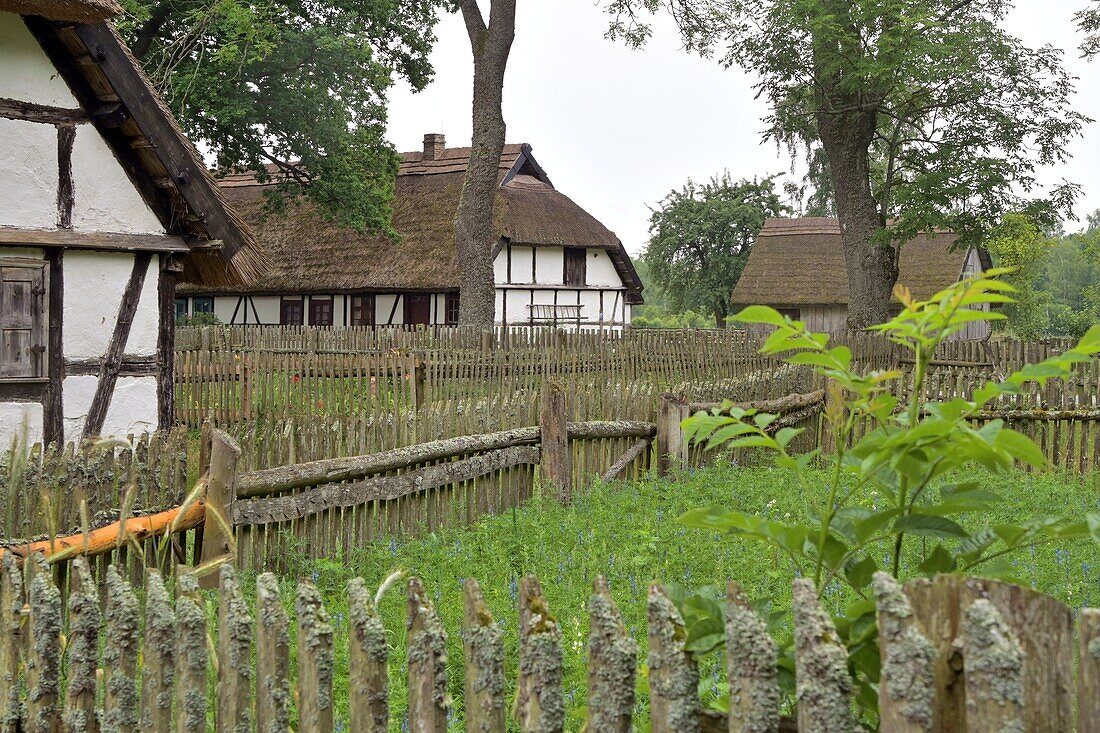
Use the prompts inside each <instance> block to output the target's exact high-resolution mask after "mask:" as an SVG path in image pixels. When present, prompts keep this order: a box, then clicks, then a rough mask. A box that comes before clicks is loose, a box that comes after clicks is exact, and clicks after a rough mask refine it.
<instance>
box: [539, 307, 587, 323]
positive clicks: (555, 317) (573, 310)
mask: <svg viewBox="0 0 1100 733" xmlns="http://www.w3.org/2000/svg"><path fill="white" fill-rule="evenodd" d="M582 308H584V306H583V305H577V304H572V305H529V306H527V309H528V311H529V312H530V317H531V320H532V321H534V322H536V323H580V320H581V309H582Z"/></svg>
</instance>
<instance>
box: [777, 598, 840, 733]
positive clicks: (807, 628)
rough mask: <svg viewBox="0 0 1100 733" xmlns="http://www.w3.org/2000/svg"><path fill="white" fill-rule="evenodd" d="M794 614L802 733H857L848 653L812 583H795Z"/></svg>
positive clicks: (796, 672)
mask: <svg viewBox="0 0 1100 733" xmlns="http://www.w3.org/2000/svg"><path fill="white" fill-rule="evenodd" d="M791 610H792V612H793V615H794V639H795V670H796V671H795V676H796V680H797V698H798V730H799V733H848V731H854V730H855V729H856V721H855V717H854V716H853V715H852V678H851V677H850V676H849V675H848V650H847V649H845V648H844V645H843V644H841V643H840V640H839V639H840V637H839V636H838V635H837V631H836V626H834V625H833V620H832V619H831V618H829V615H828V614H827V613H825V611H824V609H822V608H821V603H820V601H818V599H817V591H816V589H815V588H814V583H813V581H812V580H809V579H807V578H798V579H797V580H795V581H794V598H793V602H792V604H791Z"/></svg>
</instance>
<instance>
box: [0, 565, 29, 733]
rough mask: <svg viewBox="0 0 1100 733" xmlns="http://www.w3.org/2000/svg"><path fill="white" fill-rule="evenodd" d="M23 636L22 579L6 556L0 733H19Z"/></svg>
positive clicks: (1, 589)
mask: <svg viewBox="0 0 1100 733" xmlns="http://www.w3.org/2000/svg"><path fill="white" fill-rule="evenodd" d="M23 635H24V630H23V577H22V575H20V573H19V565H18V564H17V563H16V561H15V556H14V555H13V554H12V553H10V552H8V553H5V554H4V557H3V558H0V733H17V732H18V731H19V730H20V722H19V718H20V712H21V705H20V699H19V668H20V659H21V656H22V650H23V643H24V639H23Z"/></svg>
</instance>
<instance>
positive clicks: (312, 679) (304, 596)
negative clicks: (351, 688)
mask: <svg viewBox="0 0 1100 733" xmlns="http://www.w3.org/2000/svg"><path fill="white" fill-rule="evenodd" d="M295 609H296V610H297V613H298V731H299V733H331V731H332V721H333V717H334V715H333V712H334V711H333V709H332V705H333V700H332V681H333V664H334V660H333V651H332V624H331V623H329V618H328V612H327V611H326V610H325V606H324V604H323V603H322V602H321V594H320V593H318V592H317V588H316V587H315V586H314V585H313V583H310V582H308V581H303V582H301V583H299V584H298V597H297V602H296V603H295Z"/></svg>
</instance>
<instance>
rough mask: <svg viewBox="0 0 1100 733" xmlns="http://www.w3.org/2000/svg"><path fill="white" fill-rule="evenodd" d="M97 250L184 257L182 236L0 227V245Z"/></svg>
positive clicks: (185, 243)
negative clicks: (154, 253)
mask: <svg viewBox="0 0 1100 733" xmlns="http://www.w3.org/2000/svg"><path fill="white" fill-rule="evenodd" d="M10 244H16V245H19V244H21V245H25V246H29V247H65V248H66V249H100V250H109V251H112V252H171V253H177V254H187V253H188V252H190V251H191V248H190V247H189V246H188V245H187V242H186V241H184V239H183V237H176V236H172V235H170V234H114V233H107V232H77V231H73V230H71V229H13V228H10V227H3V226H0V245H10Z"/></svg>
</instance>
